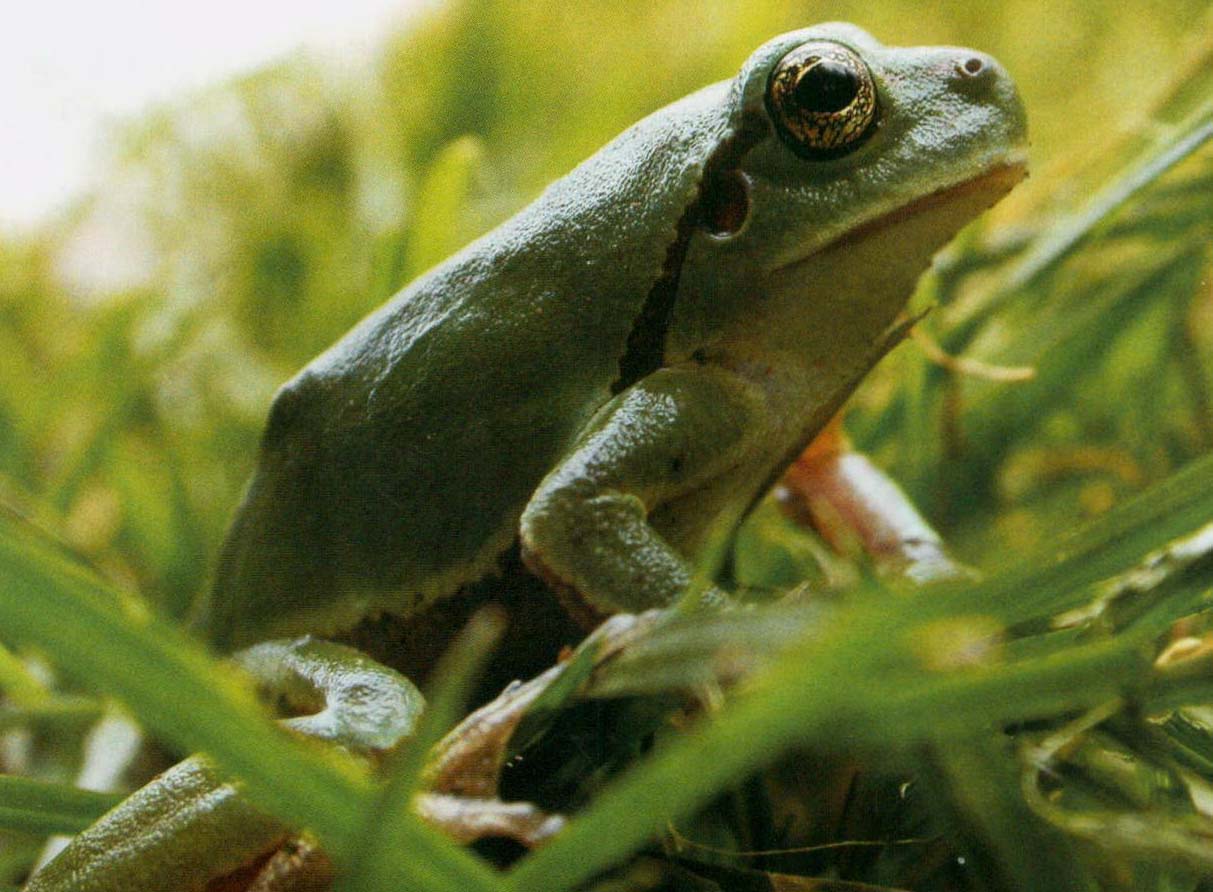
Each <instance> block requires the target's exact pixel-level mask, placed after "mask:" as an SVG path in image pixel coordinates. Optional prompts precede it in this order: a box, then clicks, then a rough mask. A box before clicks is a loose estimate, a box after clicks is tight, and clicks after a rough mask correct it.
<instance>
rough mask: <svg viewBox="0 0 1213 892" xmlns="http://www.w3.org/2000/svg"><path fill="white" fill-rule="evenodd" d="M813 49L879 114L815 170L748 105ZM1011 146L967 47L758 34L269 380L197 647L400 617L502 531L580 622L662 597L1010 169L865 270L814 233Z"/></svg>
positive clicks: (993, 91)
mask: <svg viewBox="0 0 1213 892" xmlns="http://www.w3.org/2000/svg"><path fill="white" fill-rule="evenodd" d="M823 39H824V40H832V41H836V42H838V43H841V44H844V45H846V46H847V47H849V48H851V49H852V50H854V51H855V52H857V53H858V54H859V55H860V56H862V57H863V58H864V59H865V61H866V62H867V63H868V65H869V67H870V68H871V71H872V74H873V76H874V78H875V81H876V85H877V91H878V97H879V102H880V108H881V112H880V114H881V123H880V126H879V129H878V131H877V132H876V133H875V135H874V136H873V137H872V138H871V139H870V140H869V141H868V142H867V143H866V144H865V145H863V146H862V147H861V148H860V149H859V150H858V151H856V152H854V153H852V154H849V155H847V156H845V157H843V158H839V159H836V160H831V161H812V160H806V159H803V158H801V157H799V156H797V155H796V154H795V153H794V152H792V151H791V150H790V149H789V148H788V147H787V146H786V145H785V144H784V143H783V142H782V141H781V140H780V138H779V137H778V136H776V135H775V134H774V132H773V129H772V128H771V126H770V124H769V121H768V120H767V112H766V109H765V107H764V95H765V91H766V86H767V82H768V78H769V75H770V72H771V70H772V68H773V67H774V66H775V64H776V63H777V62H778V60H779V59H780V58H781V57H782V56H783V55H784V54H785V53H787V52H788V51H789V50H790V49H792V48H793V47H795V46H798V45H799V44H801V43H803V42H805V41H808V40H823ZM971 59H978V60H980V61H981V63H982V66H983V70H982V71H981V73H980V74H979V75H977V76H972V75H969V74H966V73H965V72H964V71H963V64H964V63H965V62H966V61H967V60H971ZM743 128H748V129H750V130H756V131H757V132H758V133H759V134H760V135H759V137H758V138H757V140H756V141H754V140H751V141H753V142H754V144H753V145H752V147H751V148H749V150H748V151H747V152H746V154H745V155H744V157H743V158H742V159H741V160H740V162H739V163H738V164H737V168H738V169H739V170H740V171H742V172H743V173H744V174H745V175H746V177H748V179H749V181H750V184H751V189H750V192H751V198H752V204H751V209H750V214H749V219H748V220H747V222H746V225H745V226H744V227H743V228H742V230H741V231H740V232H738V233H736V234H735V235H733V236H732V237H729V238H717V237H715V236H713V235H710V234H708V233H706V232H704V231H696V232H694V234H693V235H692V237H691V239H690V243H689V247H688V251H687V255H686V260H685V262H684V264H683V266H682V274H681V282H680V285H679V289H678V293H677V299H676V304H675V309H674V316H673V320H672V326H671V328H670V330H669V334H668V337H667V339H666V342H665V363H664V364H665V366H666V367H665V368H663V369H661V370H659V371H657V372H656V373H655V374H653V375H651V376H650V377H648V378H647V379H645V380H641V381H639V382H638V383H636V385H635V386H634V387H633V388H631V389H630V390H628V391H626V392H624V393H621V394H619V395H618V396H616V397H614V398H612V394H611V385H612V382H614V381H616V380H617V379H618V378H619V375H620V366H619V363H620V359H621V357H622V356H623V355H624V351H625V349H626V345H627V339H628V335H629V332H630V331H631V330H632V328H633V326H634V324H636V322H637V318H638V316H639V314H640V311H641V308H642V306H643V305H644V301H645V298H646V296H647V295H648V293H649V291H650V290H651V288H652V286H653V284H654V282H655V281H656V280H657V279H658V278H659V276H660V275H661V272H662V269H663V264H664V262H665V260H666V255H667V250H668V248H669V246H670V244H671V243H672V242H673V241H674V239H675V231H676V227H677V225H678V222H679V220H680V219H682V217H683V215H684V212H685V211H686V210H687V208H688V206H689V205H690V204H691V203H692V202H693V201H694V199H695V197H696V194H697V189H698V186H699V179H700V176H701V173H702V171H703V170H704V167H705V165H706V164H707V163H708V161H709V159H710V158H711V157H712V156H713V153H714V152H716V150H717V149H718V148H720V147H721V146H722V145H724V144H725V143H726V141H728V140H730V139H732V138H733V137H735V136H736V135H737V134H738V132H739V131H741V130H742V129H743ZM1023 141H1024V115H1023V110H1022V107H1021V104H1020V102H1019V99H1018V97H1017V95H1016V93H1015V88H1014V86H1013V85H1012V83H1011V81H1010V79H1009V78H1008V77H1007V76H1006V75H1005V73H1004V72H1003V71H1002V70H1001V68H999V66H998V65H997V63H996V62H994V61H993V60H992V59H989V58H988V57H985V56H982V55H981V54H978V53H974V52H972V51H969V50H961V49H955V48H915V49H896V48H887V47H884V46H882V45H880V44H879V43H877V42H876V41H875V40H873V39H872V38H871V37H870V36H869V35H867V34H866V33H864V32H863V31H860V30H859V29H857V28H854V27H853V26H849V25H841V24H834V25H823V26H818V27H815V28H809V29H805V30H803V31H798V32H794V33H791V34H785V35H783V36H782V37H779V38H776V39H774V40H772V41H770V42H769V43H767V44H765V45H764V46H763V47H761V48H760V49H759V50H758V51H757V52H755V53H754V54H753V56H751V57H750V59H749V60H748V61H747V62H746V63H745V65H744V67H743V68H742V70H741V72H740V74H739V75H738V76H737V78H736V79H734V80H733V81H731V82H724V83H719V84H716V85H714V86H711V87H708V88H706V89H704V90H702V91H700V92H698V93H695V94H693V95H692V96H689V97H687V98H686V99H684V100H682V101H680V102H677V103H675V104H673V105H671V106H669V107H667V108H664V109H662V110H660V111H658V112H656V113H654V114H653V115H651V116H649V117H648V118H645V119H644V120H643V121H641V122H639V123H638V124H636V125H635V126H634V127H632V128H631V129H629V130H627V131H626V132H624V133H623V134H622V135H621V136H619V137H618V138H616V139H615V140H614V141H612V142H611V143H609V144H608V145H607V146H606V147H605V148H603V149H602V150H601V151H600V152H598V153H597V154H596V155H594V156H593V157H592V158H590V159H589V160H588V161H586V162H585V163H583V164H582V165H580V166H579V167H578V168H576V169H575V170H574V171H573V172H571V173H570V174H569V175H567V176H566V177H564V178H563V179H561V180H559V181H558V182H556V183H555V184H553V185H552V186H551V187H550V188H549V189H548V190H547V191H546V192H545V193H544V194H543V195H542V196H541V197H540V198H539V199H538V200H537V201H535V202H534V203H533V204H532V205H531V206H529V207H528V208H526V209H525V210H524V211H522V212H521V213H520V214H518V215H517V216H516V217H514V218H513V219H511V220H509V221H508V222H506V223H505V224H503V225H502V226H500V227H499V228H498V229H496V230H494V231H493V232H491V233H489V234H488V235H486V236H484V237H483V238H481V239H480V240H478V241H477V242H475V243H474V244H472V245H471V246H469V247H468V248H467V249H465V250H463V251H461V252H460V253H458V254H456V255H455V256H454V257H452V258H451V259H450V260H448V261H447V262H445V263H443V264H442V265H440V266H439V267H437V268H436V269H434V270H433V271H432V272H430V273H429V274H427V275H425V276H423V277H422V278H420V279H418V280H417V281H415V282H414V283H413V284H411V285H410V286H408V287H407V288H405V289H404V290H403V291H402V292H400V294H399V295H397V296H396V297H395V298H394V299H393V300H392V301H391V302H389V303H388V304H386V305H385V306H384V307H382V308H381V309H380V310H378V311H377V312H375V313H373V314H372V315H371V316H369V317H368V318H367V319H365V320H364V321H363V322H362V323H361V324H359V325H358V326H357V327H356V328H354V329H353V330H352V331H351V332H350V333H349V334H347V335H346V336H345V337H344V338H343V339H342V340H341V341H339V342H338V343H337V344H336V345H335V346H333V347H332V348H331V349H330V350H328V351H327V352H326V353H324V354H323V355H322V356H320V357H319V358H317V359H316V360H315V361H313V362H312V363H311V364H310V365H309V366H307V367H306V368H305V369H304V370H303V371H302V372H301V373H300V374H299V375H298V376H296V377H295V378H294V379H293V380H292V381H290V382H289V383H288V384H286V385H285V386H284V387H283V388H282V390H281V392H280V393H279V394H278V397H277V399H276V400H275V403H274V406H273V409H272V411H271V413H270V420H269V424H268V427H267V430H266V434H265V439H264V442H263V446H262V452H261V459H260V463H259V467H258V469H257V472H256V474H255V476H254V477H253V479H252V481H251V483H250V485H249V488H248V491H247V494H246V498H245V501H244V504H243V506H242V508H241V510H240V512H239V515H238V517H237V519H236V521H235V523H234V524H233V526H232V529H231V532H230V535H229V537H228V541H227V544H226V546H225V548H224V551H223V555H222V559H221V561H220V566H219V572H218V576H217V581H216V585H215V587H214V591H213V595H212V598H211V601H210V604H209V611H208V614H207V618H208V622H209V629H210V634H211V635H212V636H213V639H214V640H215V641H216V642H217V643H218V644H219V645H220V646H236V645H240V644H244V643H248V642H251V641H255V640H259V639H261V638H264V637H266V636H270V635H280V634H296V633H299V632H308V631H315V632H330V631H335V630H340V629H342V628H345V627H348V626H350V625H352V624H353V623H355V622H357V621H358V620H359V619H361V618H364V617H366V616H367V615H370V614H375V613H379V612H391V613H395V614H397V615H407V614H408V613H410V612H411V611H413V610H415V609H416V608H417V607H419V606H420V605H424V604H425V603H428V602H430V601H432V600H434V599H437V598H442V597H444V596H446V595H448V594H450V593H452V592H454V591H455V590H457V589H458V588H459V586H461V585H462V584H465V583H467V582H470V581H473V580H476V579H478V578H480V577H482V576H484V575H485V574H486V573H489V572H490V571H492V569H493V568H494V566H495V562H496V561H497V559H498V557H499V556H500V555H501V553H502V552H503V551H505V550H506V549H507V548H508V547H509V546H510V545H511V543H512V542H514V541H515V540H516V539H517V537H518V536H519V533H520V531H521V536H522V542H523V546H524V550H525V553H526V554H527V556H528V559H529V562H530V563H531V564H532V565H533V566H535V567H538V568H539V569H540V570H541V572H542V573H543V574H544V575H545V576H547V577H548V578H549V579H550V580H551V581H554V582H557V583H558V584H560V585H561V586H562V587H564V588H566V589H569V590H572V591H574V592H575V593H576V595H577V596H578V597H580V598H581V599H582V600H583V601H584V602H585V604H586V605H587V606H588V607H589V608H591V610H592V611H593V612H598V613H609V612H613V611H617V610H621V609H635V608H640V607H651V606H659V605H661V604H666V603H669V602H670V601H671V600H673V599H674V598H675V597H677V595H678V594H679V592H680V591H681V590H682V589H683V587H684V586H685V584H686V581H687V579H688V578H689V575H690V574H691V572H692V570H693V569H694V568H696V567H698V568H700V569H705V568H706V569H708V570H710V569H711V568H712V565H713V563H714V562H716V561H718V560H719V555H720V551H721V547H722V542H724V541H725V540H727V538H728V535H729V533H730V532H731V530H732V529H734V528H735V526H736V523H737V521H738V520H739V518H740V517H741V516H742V514H743V513H744V511H745V509H746V508H747V506H748V505H750V504H751V503H752V501H753V499H754V497H755V495H756V493H757V492H758V490H759V489H760V488H761V487H762V486H763V485H764V484H766V483H767V482H769V481H770V479H771V478H772V476H773V475H774V474H775V473H776V472H777V471H778V470H779V467H780V465H781V464H782V463H785V462H786V461H788V460H789V459H790V457H791V456H792V455H793V454H794V453H795V451H796V450H797V448H798V447H799V446H802V445H803V444H804V443H805V442H806V441H807V439H808V438H809V437H811V435H812V434H813V433H814V432H815V431H816V430H817V429H818V428H819V427H820V425H821V424H822V423H823V422H824V420H825V418H826V417H827V416H828V414H829V412H830V411H832V410H833V409H834V408H836V407H837V406H838V405H839V404H840V403H841V401H842V400H843V398H845V396H846V395H847V393H848V392H849V391H850V390H851V389H852V388H853V387H854V385H855V384H856V382H857V381H858V380H859V379H860V377H862V375H863V374H864V373H865V372H866V371H867V370H868V369H869V368H870V366H871V364H872V363H873V362H875V361H876V359H878V358H879V355H880V353H881V352H882V350H883V349H885V348H887V346H888V345H887V344H884V345H882V343H881V338H882V335H883V333H884V331H885V329H886V327H887V326H888V324H889V323H890V321H891V320H892V319H893V318H894V317H895V315H896V313H897V312H898V310H899V309H900V307H901V306H902V305H903V303H904V301H905V299H906V298H907V296H908V295H909V293H910V291H911V290H912V287H913V282H914V280H915V278H916V277H917V276H918V275H919V274H920V273H921V271H922V269H923V268H924V267H925V266H926V264H927V263H928V262H929V257H930V255H931V254H932V253H933V252H934V251H935V250H936V249H937V248H938V247H939V246H940V245H941V244H942V243H943V242H944V241H946V240H947V239H948V238H950V237H951V235H952V234H953V233H954V231H955V230H956V229H957V228H959V226H960V225H962V224H963V223H964V222H966V221H967V220H968V219H970V218H971V217H972V216H973V215H975V214H976V213H978V212H979V211H980V210H981V209H983V208H984V207H985V206H987V205H988V204H990V203H992V202H993V201H994V200H996V199H997V197H998V196H999V195H1000V194H1001V192H1002V191H1005V189H1006V188H1007V186H1006V184H999V185H998V186H997V187H992V188H991V189H989V190H988V191H987V192H985V193H984V194H981V195H980V196H979V200H977V201H976V202H971V201H970V202H969V203H967V204H966V203H964V202H960V203H957V204H956V206H954V207H951V211H952V213H950V214H949V215H947V216H946V219H944V220H942V221H940V220H934V221H933V226H926V227H923V228H921V229H916V228H915V227H914V226H909V227H903V228H902V229H901V230H900V231H898V233H897V237H896V239H894V240H888V239H882V238H880V237H877V238H875V239H872V238H869V239H867V241H868V242H876V243H878V245H879V247H878V249H877V250H876V251H875V252H871V251H869V252H868V253H869V254H870V255H873V257H874V259H875V260H876V261H877V262H876V265H875V267H871V266H870V265H855V264H851V265H846V264H845V263H844V262H843V261H844V260H845V256H844V255H845V254H846V253H847V252H846V251H842V250H837V251H834V252H831V251H829V250H827V249H828V247H829V246H830V245H831V244H833V243H836V242H837V241H838V240H839V239H841V238H843V237H844V236H845V235H847V234H848V233H851V232H854V231H855V230H856V229H857V228H859V227H862V226H863V225H864V224H865V223H867V222H868V221H872V220H875V219H877V218H880V217H881V216H882V215H884V214H887V213H889V212H891V211H893V210H895V209H897V208H899V207H902V206H904V205H907V204H909V203H911V202H913V201H915V200H916V199H919V198H921V197H923V196H926V195H929V194H931V193H933V192H936V191H937V190H940V189H943V188H946V187H949V186H952V185H954V184H957V183H959V182H962V181H965V180H967V179H970V178H973V177H974V176H977V175H979V174H982V173H984V172H986V171H989V170H990V169H992V168H994V167H997V166H998V165H1004V164H1007V163H1010V162H1014V161H1017V160H1019V158H1018V156H1019V154H1020V153H1021V152H1022V147H1023ZM1012 182H1013V181H1012ZM871 259H873V258H872V257H869V258H868V260H871ZM795 261H800V262H799V263H796V262H795ZM823 283H824V284H826V285H828V287H823ZM878 347H879V348H880V349H877V348H878ZM692 357H696V358H695V359H692ZM704 357H706V359H705V358H704ZM545 478H546V480H545Z"/></svg>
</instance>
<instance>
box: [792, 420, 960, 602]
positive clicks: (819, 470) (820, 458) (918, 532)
mask: <svg viewBox="0 0 1213 892" xmlns="http://www.w3.org/2000/svg"><path fill="white" fill-rule="evenodd" d="M776 494H777V497H778V498H779V501H780V504H781V507H782V508H783V510H784V512H785V513H786V514H787V515H788V516H790V517H791V518H792V519H793V520H795V521H797V522H798V523H801V524H803V525H805V526H811V527H812V528H813V529H815V530H816V531H817V532H818V533H820V534H821V536H822V537H823V538H824V539H825V540H826V541H827V542H828V543H829V544H830V546H831V547H833V548H834V549H835V550H837V551H839V552H841V553H843V554H855V553H857V552H860V553H864V554H866V555H868V557H869V558H870V559H871V560H872V562H873V564H874V565H875V567H876V570H877V572H879V573H881V574H882V575H889V576H901V577H904V578H906V579H908V580H910V581H911V582H914V583H918V584H924V583H928V582H936V581H940V580H945V579H957V578H962V579H963V578H972V577H974V576H976V575H977V574H976V572H975V571H974V570H972V569H971V568H969V567H966V566H965V565H964V564H961V563H959V562H958V561H956V560H954V559H953V558H952V557H951V555H949V554H948V551H947V548H946V547H945V546H944V544H943V540H942V539H940V537H939V534H938V533H936V532H935V531H934V530H933V529H931V527H930V525H929V524H928V523H927V522H926V521H925V520H924V519H923V517H922V515H921V514H919V513H918V511H917V509H915V507H914V505H913V504H911V502H910V500H909V498H907V497H906V494H905V493H904V492H902V491H901V488H900V487H898V485H897V484H896V483H894V482H893V481H892V480H891V479H890V478H889V477H888V475H886V474H885V473H884V472H883V471H881V470H880V469H879V468H878V467H876V465H874V464H873V463H872V462H871V460H869V459H868V457H867V456H866V455H863V454H862V453H860V452H855V451H854V450H852V449H851V446H850V443H849V442H848V441H847V439H846V436H845V434H843V433H842V425H841V419H840V418H835V419H834V421H832V422H831V423H830V424H829V426H827V427H826V429H825V430H824V431H822V432H821V434H819V435H818V437H817V439H815V440H814V441H813V442H812V443H811V444H809V447H808V448H807V449H806V450H805V451H804V452H803V453H802V454H801V455H800V457H799V458H797V459H796V461H795V462H793V464H792V466H791V467H789V468H788V470H787V471H786V472H785V474H784V477H783V480H782V481H781V483H780V486H779V488H778V489H777V491H776Z"/></svg>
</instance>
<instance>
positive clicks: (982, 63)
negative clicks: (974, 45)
mask: <svg viewBox="0 0 1213 892" xmlns="http://www.w3.org/2000/svg"><path fill="white" fill-rule="evenodd" d="M985 70H986V60H985V59H983V58H981V57H980V56H969V58H967V59H965V60H964V61H963V62H957V63H956V71H957V73H958V74H961V75H963V76H964V77H977V75H979V74H981V73H982V72H983V71H985Z"/></svg>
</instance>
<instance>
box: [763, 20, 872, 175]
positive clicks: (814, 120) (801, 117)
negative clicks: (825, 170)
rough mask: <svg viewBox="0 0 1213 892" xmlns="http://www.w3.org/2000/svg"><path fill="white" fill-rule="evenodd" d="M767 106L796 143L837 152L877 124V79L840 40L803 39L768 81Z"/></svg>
mask: <svg viewBox="0 0 1213 892" xmlns="http://www.w3.org/2000/svg"><path fill="white" fill-rule="evenodd" d="M767 110H768V112H769V113H770V115H771V119H772V120H773V121H774V122H775V126H776V129H777V130H778V131H779V135H780V136H781V137H783V139H784V141H785V142H787V143H788V145H789V146H791V147H792V149H793V150H794V151H795V152H796V153H797V154H800V155H803V156H804V157H806V158H837V157H839V156H840V155H845V154H847V153H848V152H850V151H853V150H854V149H856V148H858V147H859V146H860V145H861V144H862V143H863V141H864V140H865V139H866V138H867V137H868V136H869V135H870V134H871V133H872V131H873V130H874V129H875V127H874V125H875V123H876V118H877V104H876V84H875V83H874V82H873V80H872V72H871V71H869V70H868V66H867V65H865V64H864V62H863V60H862V59H860V58H859V57H858V56H857V55H855V53H853V52H851V51H850V50H849V49H847V48H846V47H844V46H841V45H840V44H837V43H827V42H824V41H818V42H813V43H805V44H801V45H800V46H798V47H797V48H796V49H794V50H792V51H791V52H789V53H788V54H787V55H785V56H784V57H783V58H782V59H780V60H779V64H778V65H776V66H775V70H774V71H773V72H772V73H771V79H770V81H769V82H768V84H767Z"/></svg>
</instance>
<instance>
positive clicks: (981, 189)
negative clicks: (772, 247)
mask: <svg viewBox="0 0 1213 892" xmlns="http://www.w3.org/2000/svg"><path fill="white" fill-rule="evenodd" d="M1027 175H1028V165H1027V162H1026V161H1024V160H1023V159H1016V160H1012V161H1003V162H999V163H997V164H995V165H993V166H992V167H990V168H988V169H987V170H986V171H984V172H983V173H979V174H978V175H977V176H975V177H970V178H969V179H967V180H961V181H960V182H959V183H953V184H952V185H951V186H943V187H942V188H940V189H936V190H935V191H934V192H929V193H927V194H926V195H923V196H921V197H920V198H916V199H914V200H913V201H911V202H908V203H907V204H903V205H901V206H900V207H896V208H894V209H893V210H891V211H887V212H886V213H883V214H881V215H880V216H878V217H873V218H872V219H871V220H868V221H867V222H866V223H861V224H860V225H859V226H857V227H856V228H854V229H852V230H851V231H849V232H846V233H844V234H842V235H840V236H839V237H838V238H836V239H835V240H834V241H832V242H827V243H826V244H824V245H822V246H821V247H820V248H818V249H817V250H816V251H814V252H812V253H811V254H809V255H807V256H806V257H801V258H799V259H797V260H793V261H791V262H789V263H786V264H784V265H783V266H781V267H779V271H785V270H787V269H789V268H791V267H794V266H796V265H797V264H799V263H804V262H805V261H806V260H809V259H810V258H812V257H814V256H816V255H818V254H823V253H825V252H826V251H833V250H836V249H839V248H845V247H847V246H849V245H853V244H855V243H856V242H861V241H863V240H864V239H866V238H868V237H870V236H872V235H875V234H876V233H878V232H881V231H883V230H885V229H888V228H889V227H891V226H895V225H897V224H898V223H902V222H904V221H906V220H909V219H910V218H912V217H916V216H918V215H919V214H922V213H925V212H926V211H929V210H932V209H934V208H937V207H941V206H944V205H948V204H951V203H953V202H955V201H957V200H959V199H963V198H965V197H966V196H970V195H980V194H983V193H984V194H987V195H988V196H989V204H988V205H987V206H986V207H987V208H989V207H993V206H994V205H995V204H997V202H998V200H999V199H1000V198H1002V197H1003V196H1004V195H1006V194H1007V193H1008V192H1010V191H1011V189H1013V188H1014V187H1015V186H1016V185H1018V184H1019V183H1020V182H1022V181H1023V180H1024V179H1025V178H1026V177H1027Z"/></svg>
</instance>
